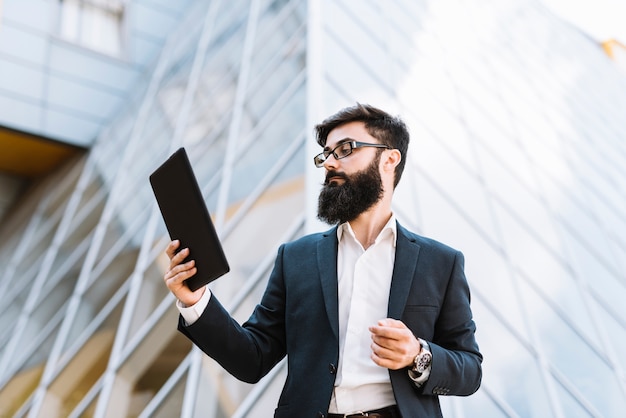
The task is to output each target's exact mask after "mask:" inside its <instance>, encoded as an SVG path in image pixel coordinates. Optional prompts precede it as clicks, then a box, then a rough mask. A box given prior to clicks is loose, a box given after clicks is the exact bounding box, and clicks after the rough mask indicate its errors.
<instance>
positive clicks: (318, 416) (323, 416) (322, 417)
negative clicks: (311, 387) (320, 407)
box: [317, 412, 326, 418]
mask: <svg viewBox="0 0 626 418" xmlns="http://www.w3.org/2000/svg"><path fill="white" fill-rule="evenodd" d="M317 418H326V415H324V413H323V412H318V413H317Z"/></svg>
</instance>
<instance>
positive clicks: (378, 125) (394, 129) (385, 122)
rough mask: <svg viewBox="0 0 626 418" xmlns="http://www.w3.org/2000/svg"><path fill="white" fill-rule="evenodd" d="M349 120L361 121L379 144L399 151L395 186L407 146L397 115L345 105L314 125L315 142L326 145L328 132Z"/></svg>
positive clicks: (400, 175) (364, 107)
mask: <svg viewBox="0 0 626 418" xmlns="http://www.w3.org/2000/svg"><path fill="white" fill-rule="evenodd" d="M350 122H363V123H364V124H365V129H366V130H367V132H368V133H369V134H370V135H372V136H373V137H374V138H376V139H378V140H379V141H380V142H381V144H385V145H388V146H390V147H391V148H395V149H397V150H398V151H400V154H401V155H402V159H401V160H400V163H398V165H397V166H396V171H395V178H394V184H393V187H394V188H395V187H396V186H397V185H398V182H399V181H400V177H402V172H403V171H404V165H405V164H406V154H407V150H408V148H409V130H408V129H407V127H406V125H405V124H404V122H403V121H402V120H401V119H400V118H399V117H394V116H391V115H390V114H389V113H387V112H385V111H382V110H380V109H377V108H375V107H374V106H370V105H367V104H361V103H357V104H356V105H355V106H350V107H346V108H344V109H341V110H340V111H338V112H337V113H335V114H334V115H332V116H329V117H328V118H326V119H324V121H322V122H321V123H320V124H318V125H316V126H315V133H316V136H317V143H318V144H320V145H321V146H322V147H324V146H326V140H327V139H328V134H329V133H330V131H332V130H333V129H335V128H338V127H339V126H342V125H345V124H346V123H350Z"/></svg>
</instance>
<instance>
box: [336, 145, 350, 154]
mask: <svg viewBox="0 0 626 418" xmlns="http://www.w3.org/2000/svg"><path fill="white" fill-rule="evenodd" d="M351 152H352V147H351V146H350V144H343V145H341V146H340V147H339V148H337V149H336V150H335V153H336V154H337V155H338V156H339V157H346V156H348V155H350V153H351Z"/></svg>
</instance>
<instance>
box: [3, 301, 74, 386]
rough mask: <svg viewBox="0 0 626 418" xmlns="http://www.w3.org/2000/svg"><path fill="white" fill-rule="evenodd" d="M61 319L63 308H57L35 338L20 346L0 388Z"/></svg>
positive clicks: (9, 379)
mask: <svg viewBox="0 0 626 418" xmlns="http://www.w3.org/2000/svg"><path fill="white" fill-rule="evenodd" d="M62 320H63V309H62V307H61V309H59V310H57V311H56V313H55V314H54V315H53V316H52V318H50V320H48V321H47V322H46V324H45V325H44V326H43V327H42V328H41V329H40V330H38V332H37V335H36V336H35V338H34V339H33V340H32V341H30V342H29V344H28V345H25V346H23V347H20V352H19V354H18V355H17V356H16V358H15V359H14V361H13V362H11V365H10V366H9V370H7V375H8V376H7V377H8V378H7V379H6V380H3V381H0V390H2V389H3V388H4V386H5V385H6V384H7V383H9V382H10V381H11V376H13V375H14V374H15V373H17V372H18V371H19V370H20V368H21V367H22V366H23V363H24V362H26V360H29V358H30V357H31V356H32V355H33V353H34V352H35V351H36V350H37V349H38V348H39V347H40V346H41V345H42V344H43V342H44V341H45V340H46V338H48V337H49V336H50V335H51V334H52V333H53V331H54V330H55V329H56V328H57V326H58V325H59V324H60V323H61V321H62Z"/></svg>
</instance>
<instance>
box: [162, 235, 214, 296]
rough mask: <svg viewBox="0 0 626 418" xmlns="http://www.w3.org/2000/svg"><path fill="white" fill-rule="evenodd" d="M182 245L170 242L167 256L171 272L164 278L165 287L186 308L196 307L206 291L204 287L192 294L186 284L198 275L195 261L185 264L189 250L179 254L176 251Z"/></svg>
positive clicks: (181, 251)
mask: <svg viewBox="0 0 626 418" xmlns="http://www.w3.org/2000/svg"><path fill="white" fill-rule="evenodd" d="M179 245H180V241H178V240H174V241H172V242H170V243H169V244H168V246H167V248H166V249H165V254H167V256H168V257H169V259H170V267H169V270H168V271H167V272H166V273H165V276H163V280H164V281H165V285H166V286H167V288H168V289H169V290H170V292H172V293H173V294H174V296H176V299H178V300H179V301H181V302H182V303H183V304H184V305H186V306H192V305H195V304H196V303H197V302H198V301H199V300H200V298H201V297H202V295H203V294H204V291H205V290H206V287H205V286H202V287H201V288H199V289H198V290H196V291H195V292H192V291H191V290H190V289H189V287H187V285H186V284H185V280H187V279H188V278H190V277H191V276H193V275H194V274H196V273H197V271H198V269H197V268H196V262H195V260H190V261H188V262H186V263H183V260H184V259H185V257H187V256H188V255H189V248H183V249H182V250H180V251H179V252H178V253H177V252H176V249H177V248H178V246H179Z"/></svg>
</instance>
